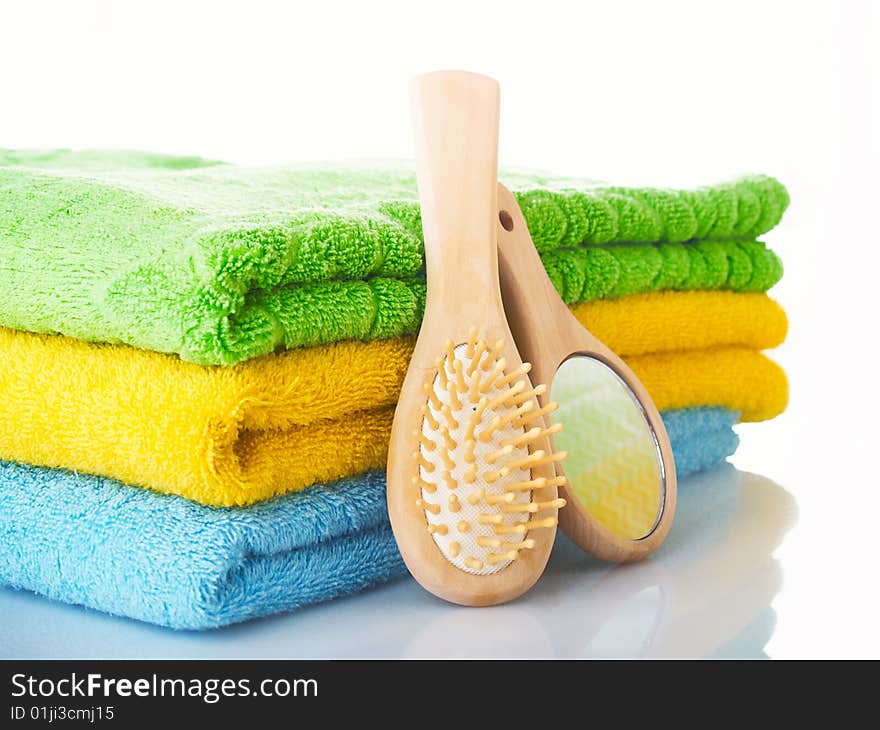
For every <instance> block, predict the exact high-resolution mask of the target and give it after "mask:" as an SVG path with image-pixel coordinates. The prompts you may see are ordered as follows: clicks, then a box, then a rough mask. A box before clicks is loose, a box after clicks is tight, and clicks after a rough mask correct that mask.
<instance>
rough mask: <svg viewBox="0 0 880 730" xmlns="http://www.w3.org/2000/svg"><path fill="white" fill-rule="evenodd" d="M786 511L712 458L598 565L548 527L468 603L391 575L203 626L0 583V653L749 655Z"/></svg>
mask: <svg viewBox="0 0 880 730" xmlns="http://www.w3.org/2000/svg"><path fill="white" fill-rule="evenodd" d="M794 515H795V503H794V500H793V499H792V497H791V496H790V495H789V494H788V493H787V492H786V491H785V490H784V489H782V488H781V487H779V486H777V485H776V484H774V483H773V482H771V481H769V480H768V479H765V478H764V477H760V476H755V475H753V474H741V473H740V472H737V471H736V470H735V469H734V468H733V467H731V466H728V465H724V466H723V467H719V468H717V469H715V470H713V471H711V472H708V473H705V474H702V475H698V476H696V477H691V478H688V479H685V480H683V481H682V483H681V484H680V485H679V507H678V512H677V515H676V521H675V524H674V525H673V527H672V530H671V531H670V533H669V537H668V538H667V540H666V542H665V544H664V545H663V547H662V548H661V549H660V550H659V551H658V552H657V553H655V554H654V555H652V556H651V557H650V558H649V559H647V560H644V561H642V562H640V563H633V564H630V565H623V566H618V567H609V566H608V565H607V564H605V563H600V562H599V561H597V560H594V559H592V558H590V557H589V556H588V555H585V554H584V553H583V552H582V551H581V550H580V549H579V548H578V547H576V546H575V545H574V544H572V543H570V542H569V541H568V540H567V539H566V538H565V536H564V535H562V534H560V536H559V537H558V538H557V547H556V549H555V550H554V554H553V557H552V558H551V561H550V566H549V568H548V570H547V572H546V573H545V574H544V577H543V578H542V579H541V580H540V581H539V582H538V584H537V585H536V586H535V588H534V589H532V590H531V591H530V592H529V593H528V594H526V595H525V596H524V597H523V598H521V599H519V600H517V601H514V602H513V603H510V604H507V605H504V606H496V607H492V608H481V609H479V610H475V609H469V608H462V607H459V606H453V605H450V604H447V603H444V602H443V601H440V600H437V599H435V598H433V597H432V596H430V595H429V594H427V593H426V592H425V591H423V590H422V589H421V588H419V586H418V585H416V583H415V582H414V581H412V580H409V579H402V580H399V581H396V582H395V583H393V584H390V585H386V586H382V587H380V588H376V589H374V590H371V591H367V592H365V593H361V594H359V595H355V596H350V597H348V598H343V599H339V600H336V601H331V602H330V603H325V604H322V605H319V606H313V607H310V608H306V609H303V610H300V611H298V612H296V613H292V614H288V615H282V616H275V617H272V618H268V619H263V620H259V621H252V622H249V623H246V624H241V625H239V626H232V627H229V628H226V629H220V630H217V631H211V632H205V633H195V632H182V631H172V630H170V629H161V628H158V627H154V626H150V625H147V624H143V623H140V622H137V621H132V620H128V619H118V618H113V617H110V616H105V615H103V614H100V613H97V612H95V611H89V610H86V609H82V608H77V607H74V606H65V605H63V604H60V603H55V602H53V601H49V600H47V599H44V598H39V597H36V596H32V595H30V594H26V593H20V592H16V591H11V590H8V589H0V616H2V617H3V621H0V657H18V658H24V657H92V656H100V657H132V658H134V657H398V656H408V657H431V656H436V657H492V656H513V657H525V656H536V657H553V656H558V657H579V656H585V657H601V656H620V657H629V656H633V657H635V656H642V657H673V656H682V657H696V656H724V657H756V656H763V653H764V647H765V645H766V643H767V641H768V640H769V638H770V636H771V635H772V632H773V627H774V621H775V616H774V613H773V610H772V609H771V608H770V603H771V601H772V600H773V598H774V596H775V595H776V594H777V593H778V592H779V590H780V588H781V586H782V573H781V569H780V567H779V564H778V563H777V561H776V559H775V558H773V556H772V554H773V551H774V550H775V549H776V547H777V546H778V545H779V543H780V542H781V541H782V538H783V536H784V535H785V533H786V532H787V531H788V529H789V527H790V526H791V524H792V522H793V519H794Z"/></svg>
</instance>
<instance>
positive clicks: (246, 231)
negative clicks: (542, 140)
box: [0, 150, 788, 364]
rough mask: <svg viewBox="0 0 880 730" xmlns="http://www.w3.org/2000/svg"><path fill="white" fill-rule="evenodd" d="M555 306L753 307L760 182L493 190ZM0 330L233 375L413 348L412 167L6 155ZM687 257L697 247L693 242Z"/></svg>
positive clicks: (764, 264)
mask: <svg viewBox="0 0 880 730" xmlns="http://www.w3.org/2000/svg"><path fill="white" fill-rule="evenodd" d="M503 179H504V181H505V182H506V183H507V184H508V185H510V186H511V187H512V188H513V189H514V190H515V192H516V193H517V197H518V200H519V202H520V205H521V206H522V208H523V212H524V213H525V216H526V219H527V221H528V224H529V228H530V230H531V231H532V235H533V238H534V240H535V244H536V246H537V247H538V249H539V250H540V251H541V254H542V257H543V260H544V262H545V266H546V268H547V269H548V272H549V273H550V276H551V278H552V280H553V282H554V284H555V285H556V286H557V287H558V289H559V290H560V292H561V293H562V295H563V297H564V298H565V299H566V300H567V301H569V302H577V301H588V300H592V299H597V298H601V297H619V296H624V295H627V294H633V293H640V292H646V291H652V290H656V289H717V288H727V289H732V290H736V291H764V290H766V289H768V288H769V287H770V286H772V285H773V284H774V283H775V282H776V281H777V280H778V279H779V277H780V276H781V265H780V262H779V260H778V258H777V257H776V256H775V254H773V253H772V252H771V251H769V250H768V249H766V247H765V246H764V244H763V243H761V242H759V241H756V240H755V239H756V237H757V236H760V235H761V234H763V233H765V232H766V231H768V230H770V229H771V228H772V227H773V226H774V225H776V223H777V222H778V221H779V219H780V217H781V216H782V213H783V211H784V210H785V208H786V206H787V204H788V195H787V193H786V191H785V188H784V187H783V186H782V185H781V184H780V183H779V182H777V181H776V180H774V179H772V178H769V177H758V176H756V177H749V178H744V179H742V180H739V181H737V182H734V183H729V184H723V185H716V186H713V187H706V188H700V189H696V190H683V191H671V190H657V189H627V188H619V187H609V186H602V185H600V184H597V183H592V182H588V181H579V180H571V179H558V178H549V177H542V176H539V175H507V176H504V178H503ZM0 193H2V198H0V251H2V259H0V325H3V326H7V327H11V328H15V329H22V330H29V331H34V332H60V333H63V334H66V335H70V336H72V337H76V338H79V339H84V340H91V341H99V342H123V343H127V344H129V345H133V346H135V347H138V348H143V349H148V350H157V351H160V352H169V353H178V354H179V355H180V356H181V357H183V358H184V359H187V360H191V361H194V362H197V363H202V364H232V363H236V362H239V361H241V360H245V359H247V358H250V357H255V356H257V355H262V354H265V353H267V352H271V351H272V350H274V349H276V348H278V347H286V348H291V347H299V346H305V345H316V344H324V343H328V342H333V341H337V340H340V339H372V338H378V337H390V336H394V335H399V334H404V333H409V332H413V331H415V330H416V329H417V328H418V325H419V322H420V320H421V312H422V306H423V302H424V272H423V248H422V241H421V224H420V220H419V209H418V204H417V194H416V185H415V177H414V174H413V172H412V170H411V168H410V167H407V166H403V165H387V164H386V165H383V166H382V167H376V166H369V165H366V164H364V165H360V166H347V167H338V166H322V167H318V168H316V167H311V168H305V167H272V168H262V169H252V168H242V167H237V166H233V165H228V164H224V163H220V162H213V161H208V160H202V159H200V158H195V157H167V156H162V155H155V154H149V153H128V152H70V151H54V152H16V151H3V150H0ZM695 239H700V242H699V243H691V242H692V241H694V240H695Z"/></svg>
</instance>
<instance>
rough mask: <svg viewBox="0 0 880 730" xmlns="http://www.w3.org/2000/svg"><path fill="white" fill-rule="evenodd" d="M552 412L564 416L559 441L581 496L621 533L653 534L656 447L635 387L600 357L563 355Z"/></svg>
mask: <svg viewBox="0 0 880 730" xmlns="http://www.w3.org/2000/svg"><path fill="white" fill-rule="evenodd" d="M550 398H551V400H554V401H556V402H557V403H559V410H557V411H556V412H555V413H554V414H553V415H552V416H551V419H552V420H553V421H555V422H559V423H562V425H563V430H562V432H561V433H559V434H557V435H556V437H555V444H556V448H557V449H560V450H561V451H567V452H568V459H567V460H566V461H565V463H564V464H563V467H564V469H565V475H566V477H568V481H569V484H570V485H571V488H572V490H573V491H574V493H575V494H576V495H577V498H578V500H579V501H580V503H581V504H582V505H583V506H584V507H585V508H586V510H587V511H588V512H589V513H590V514H591V515H592V516H593V517H594V518H595V519H596V520H598V521H599V522H600V523H601V524H603V525H604V526H605V527H607V528H608V529H609V530H611V531H612V532H614V533H616V534H617V535H620V536H621V537H625V538H628V539H630V540H639V539H641V538H643V537H646V536H647V535H650V534H651V532H652V531H653V529H654V527H656V525H657V521H658V520H659V519H660V514H661V510H662V508H663V492H664V479H663V470H662V468H661V459H660V451H659V449H658V448H657V444H656V441H655V439H654V435H653V432H652V430H651V426H650V425H649V424H648V421H647V419H646V418H645V415H644V413H643V411H642V409H641V407H640V406H639V403H638V400H637V399H636V397H635V394H634V393H632V391H630V389H629V388H628V387H627V386H626V384H625V383H624V382H623V381H622V380H621V379H620V378H619V377H618V376H617V375H616V374H615V373H614V371H613V370H611V368H609V367H608V366H607V365H605V364H604V363H603V362H600V361H599V360H596V359H595V358H592V357H581V356H577V357H572V358H569V359H568V360H566V361H565V362H564V363H562V365H560V366H559V369H558V370H557V371H556V375H555V376H554V377H553V385H552V386H551V391H550Z"/></svg>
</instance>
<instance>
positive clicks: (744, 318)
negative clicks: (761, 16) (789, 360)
mask: <svg viewBox="0 0 880 730" xmlns="http://www.w3.org/2000/svg"><path fill="white" fill-rule="evenodd" d="M694 295H699V296H694ZM651 297H654V298H653V299H651ZM707 297H708V299H707ZM734 297H741V298H742V299H734ZM634 300H638V302H637V303H635V302H634ZM688 300H689V301H688ZM725 301H726V302H727V303H728V305H730V306H733V307H737V308H738V309H737V315H736V317H735V318H734V319H735V320H736V322H735V323H734V322H732V321H728V318H726V317H727V315H726V314H724V312H726V311H727V309H726V307H725V306H723V302H725ZM652 302H653V303H654V306H651V304H652ZM710 302H715V306H714V307H709V306H708V305H707V303H710ZM633 303H635V304H636V306H639V307H642V316H643V318H642V319H641V320H640V321H638V322H632V320H631V319H630V316H629V314H628V307H629V306H630V304H633ZM591 306H595V311H596V313H597V316H596V318H595V323H596V326H592V324H591V311H592V310H591V309H590V307H591ZM706 312H710V313H712V315H713V317H708V316H706V315H705V314H704V313H706ZM577 313H578V316H579V317H581V318H583V319H584V320H585V321H586V322H587V324H588V325H590V326H592V329H593V330H594V331H595V332H596V334H597V335H599V336H600V337H602V338H603V339H604V340H605V341H606V342H607V343H608V344H609V346H611V347H612V348H614V349H616V350H618V351H620V352H622V353H623V354H624V355H626V354H628V353H627V351H629V352H650V351H651V350H652V349H654V350H656V349H668V350H669V352H666V353H655V354H648V355H634V356H631V357H628V358H627V361H628V362H629V364H630V365H631V366H632V367H633V369H634V370H635V371H636V373H637V374H638V375H639V376H640V377H641V379H642V380H643V381H644V382H645V385H646V386H647V388H648V390H649V391H650V392H651V393H652V395H653V396H654V398H655V400H656V402H657V405H658V407H659V408H661V409H666V408H680V407H686V406H697V405H719V406H724V407H727V408H731V409H734V410H738V411H742V412H743V418H744V420H761V419H764V418H770V417H772V416H774V415H776V414H777V413H779V412H780V411H781V410H782V409H783V408H784V406H785V401H786V397H787V386H786V381H785V375H784V374H783V373H782V371H781V369H780V368H779V367H778V366H777V365H775V364H774V363H773V362H771V361H770V360H768V359H767V358H766V357H764V356H763V355H761V354H760V353H758V352H757V351H756V350H755V348H758V347H763V346H772V345H774V344H776V343H777V341H778V339H779V337H780V332H784V324H783V325H782V328H781V330H780V326H781V325H780V322H782V323H784V316H782V319H781V320H780V315H781V310H779V308H778V306H777V305H776V304H775V303H773V302H772V301H771V300H770V299H769V298H767V297H766V296H765V295H730V296H726V295H719V294H718V293H715V294H707V293H701V292H686V293H680V294H675V295H668V294H664V295H660V296H657V295H646V296H644V297H643V296H639V297H635V298H632V300H628V299H622V300H618V301H617V302H614V303H612V302H602V303H600V304H599V305H598V306H597V305H584V306H581V307H578V308H577ZM615 313H616V314H615ZM719 315H720V318H719ZM701 317H703V319H702V320H700V318H701ZM615 318H616V319H615ZM691 319H696V320H697V321H698V322H699V321H702V322H703V324H704V326H705V327H707V328H716V329H717V330H721V331H726V332H727V333H728V334H727V335H726V336H725V335H723V334H722V333H721V331H719V332H718V333H716V336H715V337H714V339H712V340H711V343H712V344H714V345H716V346H715V347H711V348H707V349H702V350H690V351H688V350H686V348H688V346H689V344H690V341H689V339H688V338H690V337H692V336H693V335H694V331H695V330H697V331H699V330H700V328H699V327H698V326H697V324H695V323H693V322H692V321H691ZM684 320H687V321H684ZM615 322H617V323H618V327H621V328H625V329H626V331H625V332H624V331H623V329H617V328H615ZM744 322H747V323H748V324H747V325H746V324H745V323H744ZM676 332H677V333H679V334H678V335H676V334H675V333H676ZM762 332H763V333H764V334H763V335H762V334H761V333H762ZM640 333H641V334H640ZM745 335H747V337H748V340H747V341H746V342H744V341H743V339H742V338H743V337H744V336H745ZM700 342H701V344H707V343H708V342H709V341H708V340H701V341H700ZM721 343H724V344H725V345H730V346H727V347H721V346H717V345H720V344H721ZM619 345H623V347H620V346H619ZM744 345H745V346H744ZM411 351H412V340H409V339H406V340H403V339H395V340H385V341H377V342H370V343H353V342H346V343H339V344H335V345H330V346H326V347H318V348H309V349H303V350H292V351H288V352H285V353H281V354H277V355H268V356H265V357H262V358H258V359H256V360H252V361H249V362H245V363H242V364H240V365H236V366H233V367H201V366H198V365H193V364H192V363H187V362H183V361H181V360H179V359H178V358H176V357H174V356H169V355H162V354H158V353H153V352H146V351H141V350H135V349H132V348H129V347H125V346H118V345H95V344H90V343H85V342H79V341H76V340H72V339H69V338H65V337H59V336H47V335H34V334H29V333H24V332H15V331H12V330H4V329H0V423H2V424H3V427H2V428H0V458H2V459H8V460H13V461H21V462H25V463H30V464H37V465H41V466H57V467H64V468H67V469H76V470H80V471H85V472H90V473H94V474H100V475H103V476H109V477H113V478H116V479H119V480H121V481H124V482H127V483H129V484H135V485H139V486H145V487H151V488H153V489H156V490H158V491H162V492H169V493H174V494H179V495H181V496H184V497H187V498H190V499H194V500H197V501H199V502H203V503H205V504H211V505H245V504H249V503H252V502H255V501H258V500H261V499H266V498H268V497H271V496H273V495H276V494H279V493H282V492H287V491H292V490H297V489H301V488H303V487H306V486H309V485H310V484H313V483H314V482H316V481H325V480H329V479H336V478H340V477H343V476H348V475H351V474H355V473H358V472H361V471H364V470H365V469H369V468H375V467H380V466H382V465H383V464H384V460H385V454H386V450H387V440H388V435H389V432H390V426H391V419H392V416H393V407H394V404H395V402H396V399H397V395H398V393H399V389H400V385H401V383H402V381H403V376H404V374H405V372H406V368H407V365H408V362H409V356H410V353H411Z"/></svg>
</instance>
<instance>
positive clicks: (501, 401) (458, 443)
mask: <svg viewBox="0 0 880 730" xmlns="http://www.w3.org/2000/svg"><path fill="white" fill-rule="evenodd" d="M503 350H504V342H503V341H500V340H499V341H497V342H495V343H492V344H489V343H487V342H485V341H484V340H482V339H480V338H478V337H477V330H476V328H472V329H471V332H470V335H469V337H468V340H467V342H465V343H462V344H459V345H456V344H455V343H453V342H452V341H449V342H448V343H447V346H446V348H445V352H444V354H443V355H441V357H440V358H438V360H437V363H436V368H437V372H436V374H435V376H434V379H433V382H431V383H429V384H426V387H425V391H426V396H427V403H426V405H425V409H424V412H423V418H422V429H421V431H420V432H418V433H417V434H416V436H417V437H418V443H419V450H418V452H417V453H416V454H414V458H415V459H416V460H417V463H418V465H419V476H418V477H414V480H413V484H414V485H415V486H416V488H417V490H418V491H417V492H416V495H415V497H416V499H417V505H418V507H419V508H420V509H422V510H424V512H425V519H426V522H427V526H428V527H427V529H428V532H429V533H430V534H431V535H432V537H433V539H434V542H435V543H436V544H437V547H438V548H439V549H440V551H441V552H442V553H443V555H444V557H445V558H446V559H447V560H448V561H449V562H450V563H452V564H453V565H455V566H456V567H457V568H459V569H461V570H463V571H465V572H468V573H474V574H478V575H489V574H491V573H497V572H498V571H500V570H503V569H504V568H505V567H507V566H508V565H510V564H511V563H512V562H513V561H514V560H516V559H517V557H518V556H519V553H520V551H522V550H530V549H532V548H534V546H535V544H536V543H535V540H534V539H532V538H529V537H528V533H529V532H530V531H531V530H535V529H542V528H550V527H554V526H555V525H556V523H557V521H556V517H545V518H536V517H535V515H536V513H538V512H540V511H542V510H550V509H559V508H560V507H562V506H563V505H564V504H565V502H564V500H562V499H553V500H547V501H543V502H540V501H535V500H534V499H533V494H532V492H533V490H534V489H542V488H545V487H549V486H557V485H560V484H561V483H562V481H563V480H561V479H560V478H558V477H555V478H551V479H547V478H543V477H541V478H533V476H532V470H533V469H536V468H538V467H540V466H544V465H550V464H553V463H555V462H559V461H561V460H563V459H564V458H565V454H564V453H557V454H553V453H551V454H548V453H545V452H544V451H543V450H542V449H539V448H534V449H533V447H535V446H537V445H538V444H539V443H540V444H541V445H543V443H544V440H545V439H546V438H547V437H548V436H550V435H552V434H554V433H557V432H558V431H559V429H560V428H561V427H560V426H558V425H554V426H551V427H550V428H545V427H544V422H543V420H542V416H543V415H544V414H545V413H549V412H551V411H552V410H553V409H554V408H555V404H549V405H548V406H545V407H544V408H539V406H538V402H537V396H539V395H542V394H543V393H545V392H546V387H545V386H543V385H539V386H538V387H536V388H532V386H531V383H530V382H529V379H528V373H529V371H530V369H531V366H530V365H529V364H528V363H524V364H523V365H521V366H519V367H517V368H513V369H510V370H508V368H507V362H506V360H505V358H504V357H503V356H502V355H501V353H502V352H503ZM551 406H552V407H551Z"/></svg>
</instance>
